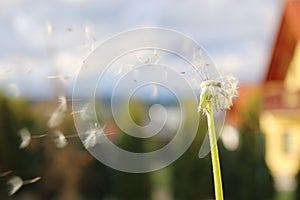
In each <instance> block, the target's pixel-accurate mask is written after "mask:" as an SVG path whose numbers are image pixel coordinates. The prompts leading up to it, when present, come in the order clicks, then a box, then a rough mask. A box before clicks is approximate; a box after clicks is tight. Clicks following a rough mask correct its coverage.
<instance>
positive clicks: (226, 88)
mask: <svg viewBox="0 0 300 200" xmlns="http://www.w3.org/2000/svg"><path fill="white" fill-rule="evenodd" d="M237 85H238V81H237V79H236V78H234V77H232V76H227V77H222V78H221V79H220V80H206V81H203V82H202V83H201V85H200V86H201V89H202V92H201V94H200V102H199V107H198V111H202V112H203V113H204V114H205V113H206V112H207V106H208V103H209V102H212V103H213V106H214V108H215V109H216V110H217V111H218V110H226V109H230V107H231V106H232V99H233V98H234V97H236V96H237V95H238V91H237V89H238V86H237Z"/></svg>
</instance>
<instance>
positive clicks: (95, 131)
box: [83, 124, 105, 148]
mask: <svg viewBox="0 0 300 200" xmlns="http://www.w3.org/2000/svg"><path fill="white" fill-rule="evenodd" d="M104 129H105V126H103V127H101V126H100V125H98V124H95V125H94V127H93V128H92V129H90V130H88V131H86V132H85V135H86V137H85V139H84V140H83V145H84V146H85V147H86V148H92V147H94V146H95V145H96V144H99V143H101V141H102V137H103V136H104Z"/></svg>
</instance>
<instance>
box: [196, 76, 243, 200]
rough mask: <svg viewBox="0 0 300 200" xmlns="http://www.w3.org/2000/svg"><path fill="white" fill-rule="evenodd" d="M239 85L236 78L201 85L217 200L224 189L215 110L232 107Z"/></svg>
mask: <svg viewBox="0 0 300 200" xmlns="http://www.w3.org/2000/svg"><path fill="white" fill-rule="evenodd" d="M237 84H238V81H237V80H236V78H234V77H231V76H229V77H223V78H221V79H220V80H205V81H203V82H202V83H201V85H200V86H201V89H202V92H201V94H200V102H199V106H198V111H202V113H203V114H205V115H206V116H207V123H208V133H209V142H210V147H211V158H212V166H213V176H214V185H215V196H216V200H223V188H222V178H221V169H220V162H219V153H218V146H217V139H216V131H215V125H214V118H213V110H214V109H215V110H216V111H218V110H226V109H229V108H230V107H231V106H232V99H233V98H234V97H236V96H237V95H238V92H237V88H238V87H237ZM213 108H214V109H213Z"/></svg>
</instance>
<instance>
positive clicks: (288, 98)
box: [260, 1, 300, 199]
mask: <svg viewBox="0 0 300 200" xmlns="http://www.w3.org/2000/svg"><path fill="white" fill-rule="evenodd" d="M260 126H261V129H262V130H263V132H264V134H265V139H266V155H265V159H266V163H267V166H268V168H269V169H270V171H271V173H272V176H273V178H274V182H275V187H276V189H277V191H278V192H285V193H293V191H294V190H295V188H296V184H297V183H296V179H295V177H296V175H297V174H298V173H299V166H300V1H287V2H286V4H285V7H284V11H283V16H282V20H281V23H280V27H279V30H278V35H277V38H276V41H275V44H274V47H273V51H272V54H271V60H270V64H269V66H268V71H267V74H266V78H265V80H264V89H263V108H262V111H261V115H260ZM291 199H292V198H291Z"/></svg>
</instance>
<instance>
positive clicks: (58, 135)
mask: <svg viewBox="0 0 300 200" xmlns="http://www.w3.org/2000/svg"><path fill="white" fill-rule="evenodd" d="M54 135H55V139H54V143H55V145H56V147H57V148H59V149H61V148H64V147H65V146H67V145H68V141H67V139H66V137H65V135H64V134H63V133H62V132H61V131H54Z"/></svg>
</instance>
